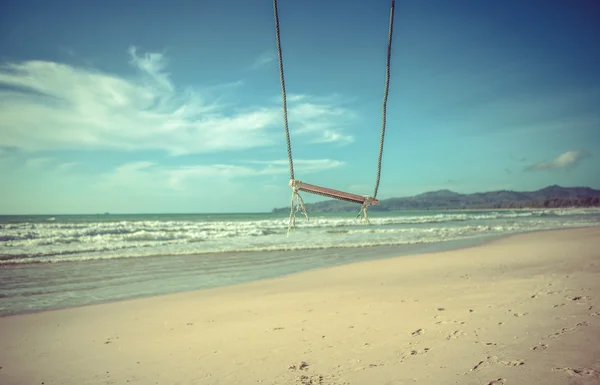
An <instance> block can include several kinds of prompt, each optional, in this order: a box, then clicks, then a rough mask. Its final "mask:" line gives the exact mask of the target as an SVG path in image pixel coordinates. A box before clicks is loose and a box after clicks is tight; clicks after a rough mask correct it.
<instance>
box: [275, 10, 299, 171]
mask: <svg viewBox="0 0 600 385" xmlns="http://www.w3.org/2000/svg"><path fill="white" fill-rule="evenodd" d="M273 12H274V14H275V34H276V36H277V58H278V60H279V78H280V79H281V99H282V101H283V125H284V126H285V140H286V142H287V153H288V160H289V163H290V180H294V161H293V160H292V144H291V142H290V130H289V128H288V117H287V115H288V113H287V96H286V93H285V77H284V75H283V59H282V57H281V36H280V33H279V12H277V0H273Z"/></svg>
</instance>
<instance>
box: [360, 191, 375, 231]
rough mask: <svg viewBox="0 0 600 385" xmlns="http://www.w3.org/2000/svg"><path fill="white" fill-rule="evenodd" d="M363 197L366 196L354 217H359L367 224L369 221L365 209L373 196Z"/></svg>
mask: <svg viewBox="0 0 600 385" xmlns="http://www.w3.org/2000/svg"><path fill="white" fill-rule="evenodd" d="M365 198H367V199H365V201H364V202H363V204H362V207H361V208H360V212H359V213H358V215H357V216H356V219H358V218H361V219H362V220H363V221H364V222H365V223H366V224H367V225H368V224H370V223H371V222H369V214H367V209H368V208H369V206H370V205H371V203H372V201H373V198H372V197H365Z"/></svg>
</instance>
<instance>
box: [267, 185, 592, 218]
mask: <svg viewBox="0 0 600 385" xmlns="http://www.w3.org/2000/svg"><path fill="white" fill-rule="evenodd" d="M599 206H600V190H594V189H592V188H589V187H561V186H557V185H553V186H548V187H545V188H543V189H541V190H537V191H529V192H518V191H507V190H500V191H490V192H484V193H474V194H459V193H456V192H454V191H450V190H438V191H430V192H426V193H423V194H419V195H415V196H412V197H406V198H389V199H383V200H380V201H379V204H377V205H375V206H372V207H370V208H369V210H371V211H395V210H444V209H448V210H450V209H499V208H544V207H548V208H553V207H599ZM289 209H290V208H289V207H284V208H275V209H273V212H282V211H289ZM306 209H307V210H310V211H313V212H315V211H316V212H347V211H356V209H357V205H356V204H352V203H348V202H344V201H339V200H327V201H322V202H317V203H309V204H307V205H306Z"/></svg>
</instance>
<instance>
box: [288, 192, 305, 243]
mask: <svg viewBox="0 0 600 385" xmlns="http://www.w3.org/2000/svg"><path fill="white" fill-rule="evenodd" d="M300 185H302V182H300V181H294V183H293V184H292V202H291V204H290V222H289V224H288V230H287V236H288V237H289V236H290V229H294V232H295V231H296V214H297V213H298V211H300V210H302V213H303V214H304V216H305V217H306V220H307V221H308V220H309V219H308V214H307V213H306V208H305V207H304V200H303V199H302V197H301V196H300V193H299V192H298V191H299V186H300Z"/></svg>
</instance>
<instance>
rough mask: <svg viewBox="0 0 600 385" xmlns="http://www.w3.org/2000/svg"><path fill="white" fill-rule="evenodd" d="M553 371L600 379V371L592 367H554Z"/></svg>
mask: <svg viewBox="0 0 600 385" xmlns="http://www.w3.org/2000/svg"><path fill="white" fill-rule="evenodd" d="M552 371H559V372H565V373H567V374H569V375H570V376H573V377H591V378H597V379H600V372H598V371H597V370H594V369H590V368H552Z"/></svg>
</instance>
